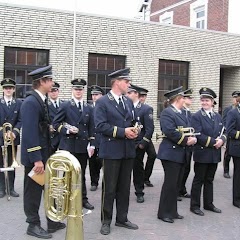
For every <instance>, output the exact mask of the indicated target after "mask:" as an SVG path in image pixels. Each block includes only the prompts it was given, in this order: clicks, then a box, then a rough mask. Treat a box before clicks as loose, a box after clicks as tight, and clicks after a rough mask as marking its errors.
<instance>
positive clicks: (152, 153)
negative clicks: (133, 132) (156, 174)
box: [144, 141, 157, 181]
mask: <svg viewBox="0 0 240 240" xmlns="http://www.w3.org/2000/svg"><path fill="white" fill-rule="evenodd" d="M146 153H147V155H148V157H147V161H146V165H145V171H144V181H149V178H150V177H151V175H152V171H153V166H154V162H155V159H156V157H157V154H156V150H155V148H154V145H153V142H152V141H150V142H149V144H148V145H147V148H146Z"/></svg>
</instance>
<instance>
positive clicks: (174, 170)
mask: <svg viewBox="0 0 240 240" xmlns="http://www.w3.org/2000/svg"><path fill="white" fill-rule="evenodd" d="M162 165H163V169H164V182H163V185H162V191H161V195H160V202H159V208H158V218H172V219H173V218H176V217H177V215H178V211H177V196H178V192H179V184H178V183H179V182H180V181H181V171H182V172H183V164H181V163H176V162H172V161H166V160H162Z"/></svg>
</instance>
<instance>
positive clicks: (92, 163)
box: [89, 148, 102, 186]
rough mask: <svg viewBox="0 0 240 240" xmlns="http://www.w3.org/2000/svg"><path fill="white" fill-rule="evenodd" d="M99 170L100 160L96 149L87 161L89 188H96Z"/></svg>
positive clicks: (100, 166)
mask: <svg viewBox="0 0 240 240" xmlns="http://www.w3.org/2000/svg"><path fill="white" fill-rule="evenodd" d="M101 168H102V159H100V158H99V157H98V149H97V148H96V149H95V151H94V154H93V156H92V157H91V158H90V159H89V172H90V178H91V186H98V181H99V177H100V170H101Z"/></svg>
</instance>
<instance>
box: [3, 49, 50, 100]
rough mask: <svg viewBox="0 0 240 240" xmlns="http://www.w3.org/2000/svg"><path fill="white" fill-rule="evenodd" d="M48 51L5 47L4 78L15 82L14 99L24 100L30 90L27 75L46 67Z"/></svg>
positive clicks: (29, 79)
mask: <svg viewBox="0 0 240 240" xmlns="http://www.w3.org/2000/svg"><path fill="white" fill-rule="evenodd" d="M48 61H49V51H48V50H40V49H28V48H12V47H5V50H4V77H5V78H12V79H14V80H15V81H16V93H15V95H16V98H25V97H26V92H27V91H30V90H31V87H32V81H31V78H30V77H29V76H28V73H29V72H31V71H33V70H35V69H37V68H40V67H44V66H47V65H48Z"/></svg>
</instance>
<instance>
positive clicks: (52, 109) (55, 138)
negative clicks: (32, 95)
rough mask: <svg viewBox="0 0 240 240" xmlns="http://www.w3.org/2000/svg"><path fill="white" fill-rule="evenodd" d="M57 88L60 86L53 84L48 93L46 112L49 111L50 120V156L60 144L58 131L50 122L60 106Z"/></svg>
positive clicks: (61, 101) (60, 101)
mask: <svg viewBox="0 0 240 240" xmlns="http://www.w3.org/2000/svg"><path fill="white" fill-rule="evenodd" d="M59 88H60V84H59V83H57V82H54V83H53V86H52V88H51V91H50V92H49V93H48V96H49V98H48V111H49V118H50V122H51V125H50V137H51V154H53V153H55V152H56V151H57V149H58V145H59V142H60V135H59V133H58V131H56V130H55V129H54V128H53V126H52V122H53V119H54V117H55V116H56V114H57V112H58V109H59V107H60V106H61V105H62V103H63V100H61V99H59V97H58V96H59Z"/></svg>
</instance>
